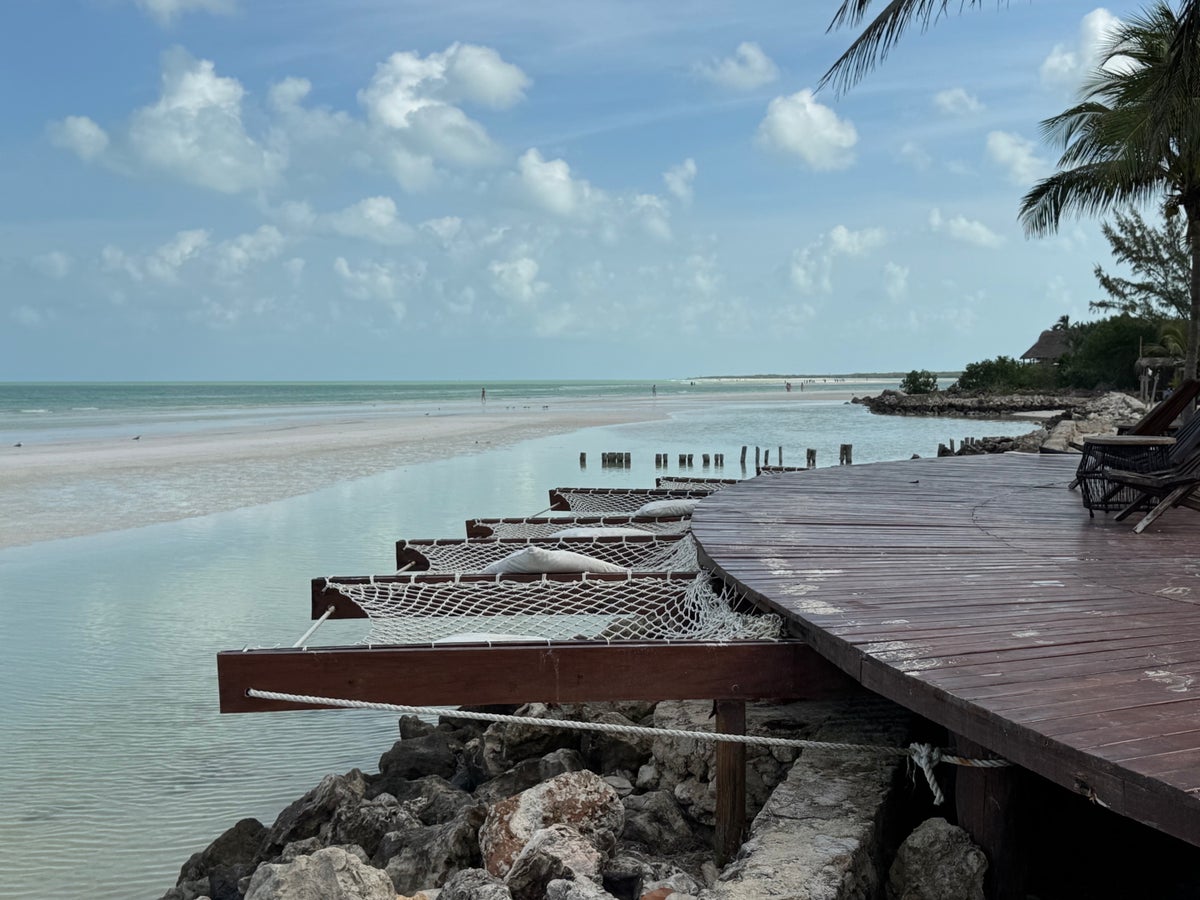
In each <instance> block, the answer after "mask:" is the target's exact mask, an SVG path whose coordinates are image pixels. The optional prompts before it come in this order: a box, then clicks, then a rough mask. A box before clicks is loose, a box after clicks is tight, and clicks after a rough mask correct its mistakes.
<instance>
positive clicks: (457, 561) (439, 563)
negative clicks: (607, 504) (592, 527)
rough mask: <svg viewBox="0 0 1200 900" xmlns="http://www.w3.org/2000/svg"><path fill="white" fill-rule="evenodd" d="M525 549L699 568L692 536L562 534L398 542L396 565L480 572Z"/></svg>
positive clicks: (632, 565)
mask: <svg viewBox="0 0 1200 900" xmlns="http://www.w3.org/2000/svg"><path fill="white" fill-rule="evenodd" d="M524 547H542V548H544V549H547V550H569V551H573V552H575V553H582V554H584V555H586V556H589V557H591V558H593V559H598V560H602V561H603V562H608V563H613V564H615V565H618V566H622V567H624V568H626V569H639V570H642V571H654V572H695V571H696V570H697V569H698V568H699V563H698V562H697V559H696V542H695V541H694V540H692V537H691V535H688V534H681V535H654V534H647V535H644V536H634V535H629V536H624V535H613V536H611V537H597V538H588V537H575V538H572V537H562V538H500V539H482V540H472V539H467V540H463V539H461V538H441V539H436V540H433V539H431V540H411V541H397V542H396V568H398V569H404V568H406V567H407V570H408V571H413V572H478V571H479V570H480V569H482V568H484V567H485V566H487V565H490V564H491V563H495V562H499V561H500V560H502V559H504V558H506V557H508V556H510V555H511V554H512V553H513V552H514V551H517V550H520V549H522V548H524Z"/></svg>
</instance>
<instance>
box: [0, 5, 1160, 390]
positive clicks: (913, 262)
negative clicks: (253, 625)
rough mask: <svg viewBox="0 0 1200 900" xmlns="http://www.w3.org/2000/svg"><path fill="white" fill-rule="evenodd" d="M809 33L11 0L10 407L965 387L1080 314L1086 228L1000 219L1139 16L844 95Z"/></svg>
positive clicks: (0, 373)
mask: <svg viewBox="0 0 1200 900" xmlns="http://www.w3.org/2000/svg"><path fill="white" fill-rule="evenodd" d="M836 6H837V2H836V0H807V2H801V3H797V2H796V0H786V2H784V0H759V2H755V3H741V2H718V0H692V2H682V0H681V2H674V3H647V2H635V0H586V2H580V0H506V2H499V0H439V2H437V3H430V2H425V0H421V2H406V0H338V2H332V0H320V2H318V0H287V2H276V0H75V2H71V0H52V2H38V3H12V4H8V5H7V6H6V9H5V19H6V20H7V23H8V24H7V26H6V27H5V28H4V29H3V30H2V33H0V72H2V77H0V108H2V109H3V110H4V115H3V117H0V381H26V380H31V381H40V380H105V381H113V380H116V381H122V380H150V381H161V380H268V381H295V380H380V379H382V380H399V381H408V380H441V379H470V380H480V379H484V380H501V379H525V378H547V379H559V378H562V379H575V378H579V379H590V378H632V379H640V378H652V379H660V380H661V379H668V378H686V377H689V376H700V375H714V374H754V373H786V374H806V373H807V374H816V373H841V372H868V371H908V370H910V369H931V370H957V369H961V368H962V367H963V366H964V365H966V364H967V363H969V362H972V361H975V360H980V359H985V358H990V357H993V356H997V355H1000V354H1004V355H1009V356H1020V354H1022V353H1023V352H1024V351H1025V350H1026V349H1028V348H1029V346H1031V345H1032V344H1033V342H1034V340H1035V339H1036V338H1037V336H1038V334H1039V333H1040V332H1041V330H1042V329H1044V328H1048V327H1050V326H1051V325H1052V324H1053V323H1054V322H1055V321H1056V320H1057V319H1058V318H1059V316H1062V315H1069V316H1070V317H1071V318H1072V319H1086V318H1090V317H1094V316H1093V315H1092V314H1091V313H1089V311H1088V303H1089V301H1091V300H1095V299H1097V298H1098V296H1099V292H1098V288H1097V286H1096V281H1095V278H1094V276H1093V274H1092V270H1093V268H1094V266H1095V265H1096V264H1097V263H1101V264H1104V265H1105V266H1107V267H1111V262H1110V256H1109V251H1108V246H1107V244H1106V243H1105V241H1104V240H1103V237H1102V236H1101V234H1100V230H1099V227H1098V223H1097V222H1096V221H1093V220H1087V219H1083V220H1075V219H1071V220H1066V221H1064V223H1063V226H1062V228H1061V229H1060V231H1059V232H1058V233H1057V234H1056V235H1053V236H1051V237H1045V238H1026V237H1025V235H1024V234H1023V232H1022V229H1021V227H1020V223H1019V221H1018V218H1017V210H1018V204H1019V202H1020V198H1021V196H1022V195H1023V194H1024V192H1025V191H1026V190H1028V189H1029V188H1030V187H1031V186H1032V185H1033V184H1034V183H1035V182H1036V181H1037V180H1038V179H1039V178H1042V177H1045V176H1047V175H1049V174H1051V173H1052V172H1053V171H1054V164H1055V161H1056V159H1057V156H1058V149H1057V148H1055V147H1052V146H1048V145H1046V144H1044V143H1042V142H1041V140H1040V137H1039V135H1040V132H1039V127H1038V123H1039V122H1040V121H1041V120H1042V119H1044V118H1046V117H1048V116H1051V115H1054V114H1055V113H1057V112H1059V111H1061V110H1063V109H1065V108H1067V107H1068V106H1070V105H1071V104H1072V103H1073V102H1074V99H1075V98H1076V96H1077V92H1078V89H1079V87H1080V85H1081V84H1082V82H1083V80H1084V78H1085V77H1086V75H1087V73H1088V72H1089V71H1090V70H1091V68H1092V67H1093V66H1094V65H1095V61H1096V53H1097V48H1098V46H1099V45H1100V43H1101V42H1102V41H1103V38H1104V35H1105V34H1107V33H1108V32H1109V30H1110V29H1111V28H1112V27H1113V25H1114V23H1115V22H1117V21H1118V20H1119V19H1120V18H1122V17H1128V16H1130V15H1133V14H1135V13H1136V11H1137V9H1138V6H1137V5H1136V4H1132V3H1131V4H1123V3H1114V4H1111V5H1110V6H1108V7H1097V6H1095V5H1094V3H1092V2H1084V3H1077V2H1072V0H1032V2H1029V3H1019V4H1011V5H1007V4H1001V5H999V8H996V7H994V6H992V5H991V4H983V5H982V8H981V9H974V10H967V11H965V12H964V13H963V14H961V15H955V16H952V17H950V18H948V19H945V20H943V21H941V22H939V23H938V24H937V25H936V27H934V28H932V29H930V30H929V31H928V32H927V33H924V34H922V33H920V32H919V31H914V32H912V33H910V34H908V35H906V37H905V38H904V39H903V40H902V42H901V44H900V45H899V46H898V47H897V48H896V50H894V51H893V52H892V54H891V55H890V56H889V57H888V58H887V60H886V61H884V62H883V64H882V65H881V66H880V67H879V68H878V69H876V70H875V71H874V72H873V73H872V74H870V75H868V76H867V77H866V78H865V79H864V80H863V81H862V82H861V83H859V84H858V85H857V86H856V87H854V88H852V89H851V90H849V91H848V92H846V93H844V94H841V95H839V94H838V93H836V92H834V91H833V90H831V89H824V90H818V82H819V80H820V78H821V75H822V74H823V73H824V72H825V70H826V69H827V68H828V67H829V65H830V64H831V63H832V62H833V61H834V60H835V59H836V58H837V56H838V55H839V54H840V53H841V52H842V51H843V50H844V49H845V48H846V47H847V46H848V44H849V42H850V41H851V40H852V38H853V37H854V36H855V32H852V31H835V32H832V33H828V32H827V27H828V25H829V22H830V20H831V18H832V16H833V13H834V11H835V9H836ZM877 6H878V4H877Z"/></svg>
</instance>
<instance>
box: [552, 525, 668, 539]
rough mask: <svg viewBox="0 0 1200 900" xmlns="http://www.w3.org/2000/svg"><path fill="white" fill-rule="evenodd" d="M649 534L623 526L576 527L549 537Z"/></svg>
mask: <svg viewBox="0 0 1200 900" xmlns="http://www.w3.org/2000/svg"><path fill="white" fill-rule="evenodd" d="M651 533H652V532H649V531H647V530H646V529H645V528H634V527H632V526H625V525H609V526H600V525H595V526H588V525H576V526H575V527H574V528H564V529H562V530H561V531H556V532H554V533H553V534H552V535H550V537H645V536H646V535H648V534H651Z"/></svg>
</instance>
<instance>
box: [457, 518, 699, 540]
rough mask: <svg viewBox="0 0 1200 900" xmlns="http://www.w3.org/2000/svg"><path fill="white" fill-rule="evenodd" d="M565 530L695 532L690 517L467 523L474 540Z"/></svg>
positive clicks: (549, 534)
mask: <svg viewBox="0 0 1200 900" xmlns="http://www.w3.org/2000/svg"><path fill="white" fill-rule="evenodd" d="M564 528H636V529H638V530H639V531H645V532H646V533H648V534H684V533H685V532H688V531H691V530H692V520H691V517H686V518H683V517H680V516H670V517H660V518H651V517H647V516H603V517H598V516H559V517H557V518H553V519H547V518H540V517H531V518H525V519H468V520H467V534H468V535H471V536H472V537H497V538H508V537H526V538H532V537H553V536H555V532H558V531H562V530H563V529H564Z"/></svg>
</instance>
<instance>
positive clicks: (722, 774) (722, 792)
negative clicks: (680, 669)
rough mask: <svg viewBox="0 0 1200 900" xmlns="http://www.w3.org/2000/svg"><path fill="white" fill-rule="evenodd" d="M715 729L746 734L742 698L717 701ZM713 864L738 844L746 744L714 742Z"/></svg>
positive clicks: (727, 857) (742, 829)
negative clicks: (715, 746) (714, 814)
mask: <svg viewBox="0 0 1200 900" xmlns="http://www.w3.org/2000/svg"><path fill="white" fill-rule="evenodd" d="M716 707H717V732H718V733H720V734H745V733H746V703H745V701H744V700H718V701H717V702H716ZM716 756H717V766H716V771H717V810H716V819H717V830H716V835H715V843H716V846H715V847H714V850H715V851H716V855H717V865H718V866H721V867H724V866H725V865H726V864H727V863H728V862H729V861H730V860H731V859H733V858H734V857H735V856H736V855H737V852H738V848H740V847H741V846H742V835H743V833H744V832H745V829H746V745H745V744H731V743H727V742H725V741H722V742H720V743H718V744H717V750H716Z"/></svg>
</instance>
